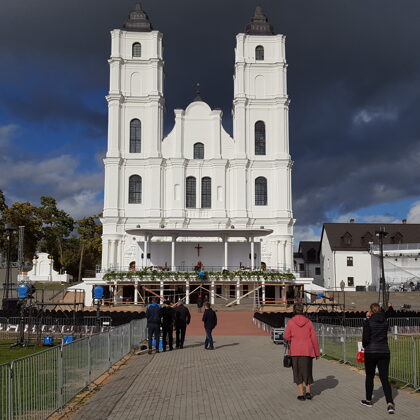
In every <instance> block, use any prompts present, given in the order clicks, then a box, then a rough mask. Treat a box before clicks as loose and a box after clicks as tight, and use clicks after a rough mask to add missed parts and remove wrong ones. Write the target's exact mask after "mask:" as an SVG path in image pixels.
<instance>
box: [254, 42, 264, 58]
mask: <svg viewBox="0 0 420 420" xmlns="http://www.w3.org/2000/svg"><path fill="white" fill-rule="evenodd" d="M255 60H258V61H261V60H264V47H263V46H262V45H258V47H256V48H255Z"/></svg>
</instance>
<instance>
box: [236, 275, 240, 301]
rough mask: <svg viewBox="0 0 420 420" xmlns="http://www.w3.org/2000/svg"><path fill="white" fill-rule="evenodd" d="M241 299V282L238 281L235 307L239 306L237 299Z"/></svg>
mask: <svg viewBox="0 0 420 420" xmlns="http://www.w3.org/2000/svg"><path fill="white" fill-rule="evenodd" d="M240 297H241V282H240V280H236V299H238V300H237V301H236V305H239V302H240V301H239V298H240Z"/></svg>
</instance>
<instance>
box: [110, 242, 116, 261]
mask: <svg viewBox="0 0 420 420" xmlns="http://www.w3.org/2000/svg"><path fill="white" fill-rule="evenodd" d="M116 242H117V241H116V240H115V239H112V240H111V249H110V251H109V267H115V245H116Z"/></svg>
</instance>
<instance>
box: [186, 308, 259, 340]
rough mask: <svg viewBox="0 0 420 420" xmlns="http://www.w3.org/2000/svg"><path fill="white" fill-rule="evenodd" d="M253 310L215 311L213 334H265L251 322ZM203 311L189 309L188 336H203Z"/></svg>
mask: <svg viewBox="0 0 420 420" xmlns="http://www.w3.org/2000/svg"><path fill="white" fill-rule="evenodd" d="M253 315H254V312H240V311H217V327H216V328H215V329H214V330H213V335H214V336H216V337H217V336H266V335H267V333H266V332H264V331H263V330H260V329H259V328H257V327H256V326H255V325H254V324H253V323H252V317H253ZM202 316H203V313H200V312H197V310H196V309H195V308H194V309H192V310H191V323H190V325H189V326H188V329H187V335H188V336H190V337H194V336H203V335H204V327H203V322H202V320H201V318H202Z"/></svg>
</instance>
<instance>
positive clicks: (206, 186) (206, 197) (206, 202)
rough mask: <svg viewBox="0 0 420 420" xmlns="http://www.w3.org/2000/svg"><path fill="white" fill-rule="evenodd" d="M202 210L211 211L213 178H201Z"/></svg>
mask: <svg viewBox="0 0 420 420" xmlns="http://www.w3.org/2000/svg"><path fill="white" fill-rule="evenodd" d="M201 208H202V209H211V178H210V177H208V176H205V177H204V178H201Z"/></svg>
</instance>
